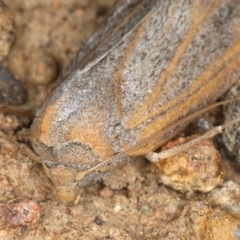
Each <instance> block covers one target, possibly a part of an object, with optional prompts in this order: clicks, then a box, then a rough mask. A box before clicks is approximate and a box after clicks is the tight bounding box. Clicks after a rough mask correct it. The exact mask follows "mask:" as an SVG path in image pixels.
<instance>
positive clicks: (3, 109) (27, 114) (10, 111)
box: [0, 107, 34, 120]
mask: <svg viewBox="0 0 240 240" xmlns="http://www.w3.org/2000/svg"><path fill="white" fill-rule="evenodd" d="M0 113H12V114H16V115H20V116H23V117H26V118H29V119H30V120H33V119H34V115H32V114H30V113H26V112H21V111H18V110H14V109H9V108H5V107H1V108H0Z"/></svg>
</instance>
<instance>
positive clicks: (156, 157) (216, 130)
mask: <svg viewBox="0 0 240 240" xmlns="http://www.w3.org/2000/svg"><path fill="white" fill-rule="evenodd" d="M239 121H240V118H237V119H235V120H232V121H229V122H226V123H225V124H223V125H220V126H216V127H213V128H212V129H210V130H208V131H207V132H206V133H204V134H203V135H201V136H199V137H197V138H195V139H193V140H191V141H189V142H187V143H184V144H181V145H178V146H176V147H172V148H170V149H167V150H165V151H162V152H159V153H155V152H149V153H148V154H146V155H145V157H146V158H147V159H148V160H149V161H150V162H153V163H157V162H159V161H161V160H163V159H166V158H169V157H172V156H174V155H177V154H178V153H180V152H184V151H187V150H188V149H189V148H190V147H192V146H194V145H196V144H199V143H200V142H202V141H203V140H205V139H209V138H212V137H214V136H216V135H217V134H220V133H222V132H223V130H224V129H226V128H227V127H229V126H231V125H233V124H235V123H237V122H239Z"/></svg>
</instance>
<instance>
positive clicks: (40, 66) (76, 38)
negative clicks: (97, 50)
mask: <svg viewBox="0 0 240 240" xmlns="http://www.w3.org/2000/svg"><path fill="white" fill-rule="evenodd" d="M116 2H117V1H116V0H94V1H93V0H92V1H88V0H69V1H65V0H14V1H13V0H5V4H6V5H7V8H8V10H6V9H5V10H4V11H3V12H4V14H6V18H4V19H5V20H4V24H3V25H4V26H5V25H8V28H6V31H5V32H4V34H5V35H6V36H10V37H8V38H5V39H7V41H5V42H4V44H2V45H1V44H0V48H1V52H2V53H4V54H3V55H1V56H0V59H1V61H2V63H3V64H4V66H6V67H7V68H8V69H9V71H10V72H11V73H12V74H13V75H14V76H15V77H16V78H17V79H19V81H21V83H22V84H23V86H24V88H25V90H26V92H27V101H26V102H25V103H24V104H23V105H21V106H18V107H15V109H18V110H24V111H27V112H29V113H32V114H35V112H36V110H37V108H38V107H39V106H40V105H41V104H42V102H43V101H44V99H45V98H46V95H47V93H48V92H49V90H50V88H51V86H52V85H53V82H54V81H55V80H56V79H57V78H58V76H60V74H61V73H62V71H64V69H65V68H66V67H67V65H68V64H69V62H70V60H71V59H72V58H73V57H74V55H75V54H76V52H77V50H78V49H79V48H80V46H81V45H82V44H83V43H84V42H85V41H86V39H87V38H88V37H89V36H91V34H92V33H93V32H94V29H96V27H97V26H98V25H99V24H100V23H101V22H102V21H103V19H104V18H105V16H106V15H107V13H108V11H109V10H110V9H111V7H112V6H113V5H114V4H115V3H116ZM2 7H3V6H1V4H0V8H2ZM1 14H3V13H1V11H0V16H1ZM6 19H7V20H6ZM1 21H2V20H1V18H0V29H1ZM12 26H13V27H12ZM10 33H11V34H10ZM8 34H9V35H8ZM12 36H13V37H12ZM0 43H1V38H0ZM2 49H3V50H2ZM12 108H13V106H12ZM30 125H31V120H29V119H27V118H25V117H21V116H17V115H12V114H6V113H4V114H0V130H1V131H2V132H4V133H5V135H1V136H0V169H1V170H0V240H2V239H3V240H33V239H34V240H42V239H44V240H73V239H109V240H110V239H116V240H121V239H163V240H170V239H171V240H180V239H181V240H182V239H187V240H195V239H218V240H219V239H224V240H227V239H229V240H230V239H240V216H239V210H240V205H239V201H240V186H239V185H238V182H239V177H238V176H239V173H238V169H239V167H238V165H236V163H233V165H234V166H233V165H232V164H231V162H229V161H227V162H225V163H224V168H225V171H226V175H225V176H226V177H225V180H224V182H223V183H222V181H219V182H220V183H219V184H220V185H218V186H217V187H216V188H214V189H213V190H212V191H210V192H207V193H202V192H199V191H187V192H185V191H181V192H180V191H177V190H174V189H173V188H171V187H169V186H167V185H165V184H163V182H162V180H161V176H160V174H159V171H158V170H157V168H156V167H155V166H154V165H153V164H151V163H150V162H148V161H147V160H146V159H144V158H143V157H139V158H135V159H133V160H132V161H131V162H130V163H129V164H127V165H125V166H123V167H122V168H119V169H116V170H115V171H114V172H112V173H111V174H110V175H109V176H108V177H107V178H106V179H105V180H104V181H103V182H100V183H97V184H94V185H92V186H90V187H87V188H84V189H83V190H82V192H81V196H80V198H79V201H78V203H77V204H71V205H68V204H64V203H61V202H60V200H59V199H58V197H57V194H56V189H55V187H54V185H53V184H52V182H51V181H50V180H49V178H48V177H47V175H46V174H45V172H44V169H43V167H42V165H40V164H39V163H37V162H35V161H34V160H33V159H32V158H29V156H28V155H27V154H26V153H25V151H24V150H23V149H22V145H24V146H28V147H29V148H31V146H30V141H29V127H30ZM18 143H21V144H22V145H21V144H18ZM217 161H219V160H217ZM221 167H222V166H221ZM178 180H179V179H178ZM205 184H207V183H205ZM206 188H207V187H206Z"/></svg>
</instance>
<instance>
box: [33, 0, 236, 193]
mask: <svg viewBox="0 0 240 240" xmlns="http://www.w3.org/2000/svg"><path fill="white" fill-rule="evenodd" d="M239 27H240V2H239V1H236V0H222V1H220V0H218V1H217V0H212V1H200V0H196V1H185V0H180V1H163V0H155V1H151V0H149V1H147V0H145V1H144V0H141V1H140V0H136V1H124V2H123V3H122V5H119V6H118V9H116V12H113V13H112V14H111V15H110V17H109V18H108V20H106V22H105V23H103V25H101V27H100V28H99V29H98V30H97V32H96V34H95V35H93V37H92V38H90V40H89V41H88V42H87V43H86V44H85V46H83V48H82V49H83V50H82V51H81V50H80V52H79V53H78V54H77V56H76V58H75V59H74V60H73V62H72V65H71V66H70V67H69V68H68V70H67V72H66V74H64V75H63V76H64V77H63V78H62V80H61V81H60V82H59V85H58V86H56V87H55V88H54V89H53V91H52V92H51V94H50V95H49V97H48V98H47V100H46V101H45V103H44V104H43V106H42V108H41V109H40V110H39V112H38V113H37V116H36V118H35V121H34V123H33V126H32V131H31V132H32V137H31V139H32V144H33V147H34V149H35V151H36V152H37V153H38V154H39V156H40V157H41V159H42V161H43V162H44V164H46V166H48V167H49V168H50V172H51V171H53V172H54V171H55V170H56V169H57V173H58V174H59V175H61V169H64V171H65V172H66V171H67V169H68V170H69V172H68V174H67V176H70V178H71V179H72V175H74V176H75V174H76V169H78V170H77V171H79V170H80V171H81V170H86V169H91V168H92V167H94V166H96V165H98V164H100V163H103V162H105V161H106V160H107V159H110V158H111V157H112V156H114V155H116V154H118V153H121V152H125V151H126V150H127V149H129V148H131V147H134V146H136V145H137V144H138V143H139V142H141V141H142V140H144V139H146V138H149V137H151V136H152V135H153V134H154V133H156V132H159V131H161V130H162V129H165V128H166V127H168V126H169V125H171V124H172V123H174V122H176V121H178V120H179V119H181V118H183V117H184V116H188V115H189V114H191V113H192V112H194V111H196V110H197V109H199V108H201V107H203V106H206V105H208V104H209V103H211V102H213V101H215V100H216V99H217V98H218V97H219V96H221V95H222V94H223V93H224V92H225V91H226V90H227V89H228V88H229V87H230V86H231V85H232V84H233V83H234V82H235V81H236V80H237V79H238V78H239V76H240V68H239V61H240V31H239V29H240V28H239ZM101 33H102V34H101ZM85 52H86V53H85ZM185 125H186V123H185V124H182V125H180V126H176V127H174V128H173V129H171V130H170V131H168V132H165V133H164V134H162V135H161V136H160V137H159V138H157V139H155V138H153V140H152V141H149V142H148V143H147V144H146V145H143V146H141V148H136V149H135V148H133V150H132V151H131V152H129V153H128V155H129V156H135V155H143V154H147V153H148V152H150V151H153V150H154V149H156V148H158V147H159V146H161V145H162V144H163V143H165V142H166V141H168V140H169V139H170V138H172V137H173V136H175V135H176V134H177V133H178V132H179V131H181V130H182V128H183V127H184V126H185ZM59 169H60V170H59ZM54 176H57V175H56V174H54ZM59 177H60V176H59ZM66 182H67V181H66ZM70 182H71V181H70ZM89 182H91V181H89ZM54 183H55V184H56V185H59V183H58V180H57V177H55V180H54ZM61 184H63V183H62V182H61ZM63 185H64V184H63ZM66 185H69V182H68V183H67V184H66ZM70 185H71V184H70ZM61 186H62V185H61ZM66 188H67V187H66V186H64V189H66Z"/></svg>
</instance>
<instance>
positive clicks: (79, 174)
mask: <svg viewBox="0 0 240 240" xmlns="http://www.w3.org/2000/svg"><path fill="white" fill-rule="evenodd" d="M238 99H240V95H239V96H237V97H234V98H231V99H227V100H225V101H221V102H217V103H214V104H211V105H210V106H207V107H204V108H202V109H200V110H198V111H196V112H194V113H192V114H190V115H188V116H186V117H184V118H182V119H180V120H179V121H177V122H175V123H173V124H170V125H169V126H168V127H166V128H165V129H163V130H160V131H158V132H156V133H155V134H153V135H152V136H150V137H147V138H145V139H143V140H142V141H140V142H139V143H138V144H136V145H135V146H133V147H130V148H128V149H127V150H126V151H124V152H121V153H118V154H116V155H115V156H113V157H111V158H109V159H108V160H106V161H105V162H102V163H99V164H97V165H95V166H93V167H92V168H89V169H87V170H85V171H79V172H77V174H76V180H77V181H79V180H81V179H83V178H84V177H85V176H86V175H87V174H89V173H91V172H93V171H94V172H95V173H96V174H101V173H102V172H104V171H101V169H103V168H106V167H108V166H111V165H114V164H116V163H120V162H122V161H124V160H125V159H126V156H127V155H128V153H129V152H131V151H133V150H136V149H138V148H139V147H141V146H143V145H144V144H146V143H148V142H149V141H152V140H153V139H156V138H158V137H159V136H161V135H162V134H165V133H166V132H168V131H170V130H171V129H173V128H175V127H177V126H179V125H181V124H183V123H185V122H187V121H190V120H193V119H194V118H196V117H198V116H199V115H201V114H203V113H205V112H207V111H209V110H211V109H213V108H215V107H218V106H221V105H226V104H228V103H231V102H233V101H236V100H238ZM239 121H240V118H238V119H235V120H233V121H230V122H227V123H225V124H223V125H221V126H217V127H214V128H212V129H210V130H209V131H207V132H206V133H205V134H203V135H202V136H200V137H198V138H196V139H193V140H192V141H190V142H188V143H185V144H182V145H179V146H177V147H174V148H173V149H175V151H174V150H172V151H171V149H169V150H166V151H167V153H164V152H166V151H164V152H163V155H161V157H160V159H163V157H164V158H166V156H172V155H175V154H176V153H178V152H181V151H184V150H186V149H187V148H189V147H190V146H193V145H195V144H197V143H199V142H201V141H202V140H204V139H208V138H211V137H213V136H215V135H217V134H219V133H221V132H222V131H223V129H225V128H226V127H228V126H230V125H232V124H234V123H236V122H239ZM185 145H186V146H185ZM182 147H183V150H180V148H182ZM155 154H157V153H155ZM153 155H154V153H153V152H150V153H149V154H147V155H146V158H147V159H149V160H150V161H151V162H155V161H156V162H157V161H160V160H157V159H154V160H152V159H153V158H152V157H153ZM155 158H156V157H155Z"/></svg>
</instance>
